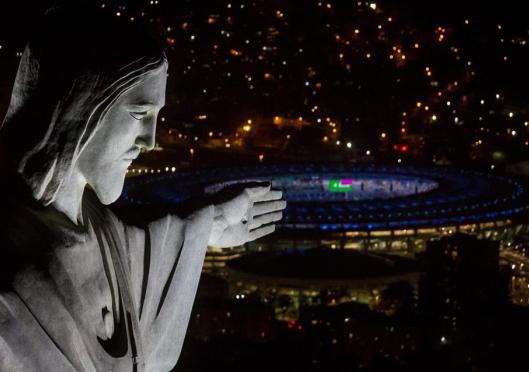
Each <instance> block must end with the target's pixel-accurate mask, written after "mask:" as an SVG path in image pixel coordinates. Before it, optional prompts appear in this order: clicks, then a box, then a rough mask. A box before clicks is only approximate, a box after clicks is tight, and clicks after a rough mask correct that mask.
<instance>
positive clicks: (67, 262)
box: [0, 198, 213, 372]
mask: <svg viewBox="0 0 529 372" xmlns="http://www.w3.org/2000/svg"><path fill="white" fill-rule="evenodd" d="M85 199H86V198H85ZM83 204H84V208H83V220H84V222H85V227H77V226H75V225H73V224H71V223H69V222H68V221H66V220H65V218H64V216H63V215H61V214H60V213H59V212H57V211H56V210H52V211H51V212H50V210H49V208H47V209H43V210H38V209H34V208H33V209H32V208H29V207H28V208H26V207H16V208H14V209H13V210H14V211H12V212H10V214H9V216H8V218H7V219H5V221H3V222H4V224H6V225H7V227H5V226H4V229H5V231H6V232H5V236H4V237H2V242H3V245H4V246H3V247H2V246H0V250H1V251H0V252H1V254H0V257H1V258H0V259H1V260H2V261H0V270H1V271H3V276H2V281H3V283H1V284H2V287H1V289H0V371H1V372H14V371H21V372H22V371H23V372H33V371H39V372H42V371H53V372H63V371H68V372H70V371H90V372H92V371H93V372H96V371H97V372H101V371H114V372H118V371H119V372H121V371H127V372H129V371H169V370H171V369H172V368H173V367H174V366H175V364H176V362H177V359H178V356H179V354H180V351H181V348H182V344H183V341H184V336H185V333H186V329H187V325H188V321H189V317H190V313H191V309H192V305H193V301H194V297H195V293H196V290H197V286H198V281H199V278H200V273H201V268H202V263H203V259H204V256H205V252H206V246H207V241H208V238H209V236H210V232H211V226H212V221H213V207H212V206H210V207H206V208H203V209H201V210H199V211H197V212H195V213H194V214H192V215H190V216H189V217H187V218H185V219H180V218H178V217H176V216H167V217H165V218H163V219H161V220H158V221H155V222H153V223H151V224H149V225H148V227H147V228H145V229H140V228H137V227H134V226H129V225H127V224H124V223H123V222H122V221H120V220H119V219H118V218H117V217H116V216H115V215H114V214H113V213H112V212H110V211H109V210H108V209H105V208H104V207H103V206H101V205H97V203H95V202H90V201H87V202H83ZM4 216H5V215H4ZM0 222H2V221H0ZM52 230H53V231H54V232H53V233H52V232H50V231H52ZM6 236H7V238H8V239H6ZM57 242H59V243H57ZM6 257H7V258H6ZM6 278H9V280H7V279H6ZM109 336H111V337H109Z"/></svg>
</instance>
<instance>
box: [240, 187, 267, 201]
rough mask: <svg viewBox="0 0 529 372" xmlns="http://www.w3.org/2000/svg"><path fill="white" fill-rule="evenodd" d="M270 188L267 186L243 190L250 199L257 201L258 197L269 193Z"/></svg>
mask: <svg viewBox="0 0 529 372" xmlns="http://www.w3.org/2000/svg"><path fill="white" fill-rule="evenodd" d="M271 187H272V185H271V184H268V185H266V186H255V187H247V188H245V189H244V190H245V191H246V193H247V194H248V195H249V196H250V198H252V199H257V198H259V197H262V196H264V195H265V194H266V193H267V192H269V191H270V188H271Z"/></svg>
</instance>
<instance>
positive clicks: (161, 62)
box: [0, 8, 285, 372]
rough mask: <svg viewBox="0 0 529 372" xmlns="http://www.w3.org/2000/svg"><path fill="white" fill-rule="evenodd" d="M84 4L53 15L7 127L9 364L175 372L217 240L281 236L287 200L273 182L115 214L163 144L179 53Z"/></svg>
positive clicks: (2, 303)
mask: <svg viewBox="0 0 529 372" xmlns="http://www.w3.org/2000/svg"><path fill="white" fill-rule="evenodd" d="M80 11H83V10H79V9H77V8H75V9H74V8H71V9H68V8H61V9H56V10H54V11H52V12H50V13H49V14H48V15H47V16H46V17H45V18H44V20H43V22H42V24H41V25H40V28H39V30H38V31H39V32H37V33H36V34H35V36H34V37H33V38H32V39H31V40H30V42H29V43H28V46H27V47H26V50H25V52H24V55H23V57H22V59H21V62H20V66H19V70H18V74H17V77H16V81H15V85H14V88H13V93H12V99H11V104H10V107H9V110H8V113H7V115H6V118H5V120H4V123H3V126H2V129H1V130H0V146H2V150H3V151H5V153H6V154H7V159H5V160H6V161H5V164H4V169H3V172H4V173H3V174H4V177H3V179H2V181H1V183H2V186H3V190H5V191H4V195H2V197H1V199H2V211H1V212H0V256H1V260H0V371H24V372H26V371H54V372H55V371H57V372H59V371H111V370H112V371H168V370H170V369H171V368H173V366H174V365H175V364H176V362H177V360H178V356H179V353H180V350H181V348H182V343H183V340H184V336H185V333H186V328H187V324H188V321H189V316H190V313H191V309H192V305H193V301H194V297H195V292H196V289H197V286H198V281H199V278H200V273H201V268H202V262H203V259H204V255H205V253H206V248H207V245H208V244H209V245H214V246H219V247H230V246H234V245H241V244H244V243H245V242H247V241H250V240H254V239H257V238H259V237H261V236H264V235H266V234H269V233H271V232H272V231H273V230H274V222H275V221H278V220H280V219H281V217H282V215H281V210H282V209H284V207H285V202H284V201H281V200H280V199H281V193H280V192H278V191H274V190H270V185H262V184H261V185H247V186H241V187H240V190H239V191H238V192H237V193H233V192H230V193H228V192H224V193H221V194H220V195H218V197H217V198H216V199H212V201H211V202H206V203H204V202H203V203H202V205H201V207H200V208H197V209H196V210H195V211H194V212H192V213H190V214H189V215H188V216H187V217H185V218H180V217H177V216H172V215H169V216H167V217H165V218H162V219H160V220H158V221H153V222H151V223H150V224H149V225H148V226H146V227H143V228H140V227H135V226H129V225H127V224H125V223H123V222H122V221H120V220H119V219H118V218H117V217H116V216H115V215H114V214H113V213H112V212H110V211H109V210H108V209H107V208H106V207H105V206H104V205H105V204H110V203H112V202H113V201H115V200H116V199H117V198H118V197H119V194H120V193H121V189H122V187H123V182H124V178H125V173H126V169H127V167H128V165H130V163H131V161H132V160H133V159H134V158H135V157H136V156H138V154H139V152H140V150H149V149H152V147H153V146H154V136H155V128H156V120H157V114H158V112H159V110H160V109H161V108H162V106H163V105H164V104H165V80H166V74H167V60H166V57H165V54H164V52H163V49H161V48H160V47H158V46H157V44H156V43H155V42H153V41H151V40H150V39H148V38H147V37H146V36H145V35H144V34H142V31H141V30H140V29H132V27H133V26H130V25H125V24H118V23H115V22H117V21H115V20H113V19H110V18H105V17H104V16H102V15H100V14H98V13H97V11H96V10H91V9H86V10H84V13H83V15H84V18H82V19H86V20H91V19H94V18H92V17H94V16H98V17H99V18H98V22H97V25H93V24H90V22H89V21H84V22H83V21H79V20H80V19H81V18H80V17H79V14H77V13H78V12H80ZM74 22H81V24H77V23H76V24H74ZM74 26H75V27H74ZM65 29H68V30H71V32H64V30H65Z"/></svg>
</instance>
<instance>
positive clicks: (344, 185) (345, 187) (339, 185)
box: [329, 179, 353, 192]
mask: <svg viewBox="0 0 529 372" xmlns="http://www.w3.org/2000/svg"><path fill="white" fill-rule="evenodd" d="M329 191H330V192H350V191H353V181H352V180H346V179H337V180H329Z"/></svg>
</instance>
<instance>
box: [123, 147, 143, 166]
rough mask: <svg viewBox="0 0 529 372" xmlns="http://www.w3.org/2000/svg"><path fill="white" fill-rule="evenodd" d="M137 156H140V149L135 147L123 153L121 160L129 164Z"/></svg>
mask: <svg viewBox="0 0 529 372" xmlns="http://www.w3.org/2000/svg"><path fill="white" fill-rule="evenodd" d="M139 155H140V149H139V148H137V147H134V148H132V149H130V150H129V151H127V152H126V153H125V156H124V158H123V160H125V161H130V162H131V161H133V160H135V159H136V158H137V157H138V156H139Z"/></svg>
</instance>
